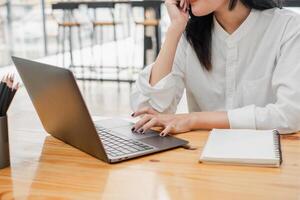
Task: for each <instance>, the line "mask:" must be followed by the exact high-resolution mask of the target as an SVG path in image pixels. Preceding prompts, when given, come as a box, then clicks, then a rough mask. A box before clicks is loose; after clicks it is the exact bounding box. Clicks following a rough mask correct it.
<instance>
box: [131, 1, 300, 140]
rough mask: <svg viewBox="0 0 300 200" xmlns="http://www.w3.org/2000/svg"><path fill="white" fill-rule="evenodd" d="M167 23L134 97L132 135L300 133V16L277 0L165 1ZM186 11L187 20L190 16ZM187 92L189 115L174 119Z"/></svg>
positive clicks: (177, 115) (137, 85)
mask: <svg viewBox="0 0 300 200" xmlns="http://www.w3.org/2000/svg"><path fill="white" fill-rule="evenodd" d="M165 5H166V7H167V10H168V13H169V16H170V19H171V24H170V26H169V27H168V31H167V33H166V40H165V42H164V44H163V46H162V48H161V50H160V53H159V55H158V57H157V59H156V61H155V62H154V63H153V64H152V65H150V66H148V67H146V68H145V69H144V70H143V71H142V72H141V74H140V75H139V78H138V80H137V82H136V89H135V91H134V92H133V94H132V96H131V103H132V107H133V109H134V111H135V112H134V113H133V114H132V116H133V117H137V116H140V117H141V119H140V120H139V121H138V122H137V123H136V124H135V125H134V127H133V131H137V132H139V133H144V132H145V131H146V130H147V129H149V128H151V127H162V128H163V129H162V132H161V136H165V135H167V134H169V133H182V132H187V131H190V130H195V129H212V128H234V129H236V128H237V129H240V128H243V129H278V130H279V131H280V132H281V133H291V132H295V131H298V130H300V17H299V15H297V14H295V13H293V12H292V11H288V10H286V9H280V7H281V3H280V2H279V1H277V2H275V1H274V0H259V1H256V0H191V1H190V8H191V9H190V12H189V11H188V9H187V8H188V7H189V6H188V4H187V2H185V0H181V2H180V5H179V6H178V5H177V2H176V0H166V2H165ZM188 13H190V15H191V17H189V16H188ZM184 89H186V94H187V101H188V107H189V113H187V114H174V113H175V111H176V107H177V104H178V103H179V101H180V99H181V97H182V94H183V91H184Z"/></svg>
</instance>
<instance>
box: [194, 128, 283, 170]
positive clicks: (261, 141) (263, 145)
mask: <svg viewBox="0 0 300 200" xmlns="http://www.w3.org/2000/svg"><path fill="white" fill-rule="evenodd" d="M200 162H202V163H215V164H230V165H251V166H252V165H253V166H264V167H279V166H280V165H281V163H282V154H281V144H280V136H279V133H278V131H276V130H230V129H213V130H212V131H211V133H210V135H209V138H208V140H207V143H206V145H205V147H204V150H203V151H202V154H201V156H200Z"/></svg>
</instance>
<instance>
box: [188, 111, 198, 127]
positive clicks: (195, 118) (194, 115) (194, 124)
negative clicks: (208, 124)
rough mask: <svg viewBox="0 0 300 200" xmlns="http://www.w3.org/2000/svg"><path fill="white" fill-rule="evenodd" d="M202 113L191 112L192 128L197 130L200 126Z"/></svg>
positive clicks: (190, 123)
mask: <svg viewBox="0 0 300 200" xmlns="http://www.w3.org/2000/svg"><path fill="white" fill-rule="evenodd" d="M199 115H200V113H196V112H192V113H189V128H190V130H197V129H199V128H200V126H199V124H200V123H201V122H200V120H201V116H199Z"/></svg>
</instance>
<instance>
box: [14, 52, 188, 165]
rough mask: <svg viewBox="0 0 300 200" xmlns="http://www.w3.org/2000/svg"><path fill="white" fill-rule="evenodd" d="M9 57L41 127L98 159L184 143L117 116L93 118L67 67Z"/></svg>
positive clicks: (120, 157) (110, 159)
mask: <svg viewBox="0 0 300 200" xmlns="http://www.w3.org/2000/svg"><path fill="white" fill-rule="evenodd" d="M12 60H13V62H14V64H15V66H16V68H17V70H18V72H19V74H20V76H21V79H22V81H23V83H24V85H25V87H26V89H27V91H28V94H29V96H30V98H31V101H32V103H33V105H34V107H35V109H36V111H37V113H38V115H39V118H40V120H41V122H42V124H43V127H44V128H45V130H46V131H47V132H48V133H49V134H50V135H52V136H53V137H55V138H58V139H59V140H62V141H63V142H65V143H67V144H70V145H72V146H74V147H76V148H78V149H80V150H81V151H83V152H86V153H88V154H90V155H92V156H94V157H96V158H98V159H100V160H102V161H105V162H107V163H116V162H120V161H124V160H128V159H131V158H136V157H140V156H144V155H149V154H153V153H156V152H161V151H165V150H169V149H173V148H176V147H181V146H183V145H186V144H187V143H188V142H187V141H185V140H182V139H179V138H176V137H173V136H166V137H161V136H159V133H158V132H156V131H154V130H148V131H146V133H145V134H139V133H135V132H132V131H131V128H132V126H133V123H131V122H128V121H126V120H122V119H119V118H112V119H106V120H99V121H93V120H92V118H91V116H90V114H89V111H88V109H87V106H86V104H85V102H84V100H83V98H82V95H81V93H80V90H79V88H78V85H77V83H76V81H75V78H74V75H73V73H72V72H71V71H70V70H68V69H65V68H59V67H55V66H51V65H47V64H43V63H38V62H34V61H31V60H27V59H22V58H18V57H12Z"/></svg>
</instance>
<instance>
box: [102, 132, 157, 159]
mask: <svg viewBox="0 0 300 200" xmlns="http://www.w3.org/2000/svg"><path fill="white" fill-rule="evenodd" d="M96 129H97V132H98V134H99V136H100V138H101V141H102V144H103V145H104V149H105V150H106V153H107V154H108V156H112V157H119V156H123V155H127V154H132V153H138V152H142V151H149V150H151V149H154V147H152V146H149V145H147V144H145V143H143V142H140V141H137V140H132V139H124V138H122V137H118V136H116V135H114V134H111V133H109V132H111V131H110V130H108V129H105V128H102V127H96Z"/></svg>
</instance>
